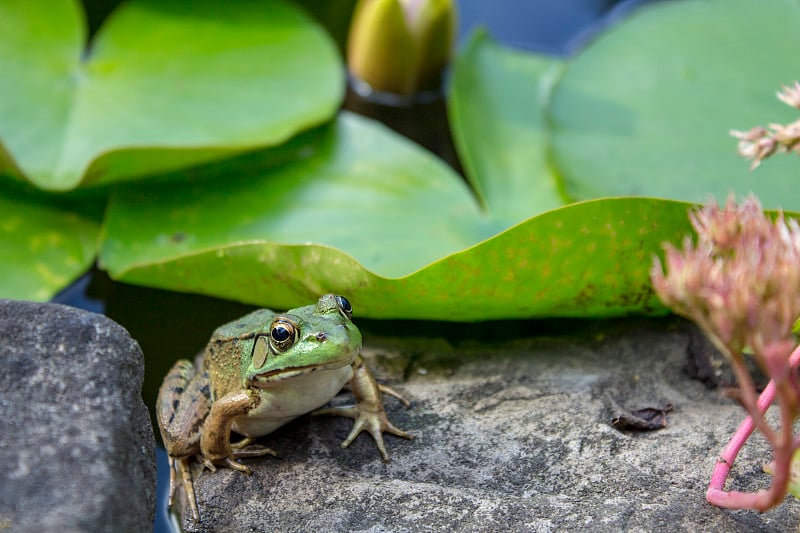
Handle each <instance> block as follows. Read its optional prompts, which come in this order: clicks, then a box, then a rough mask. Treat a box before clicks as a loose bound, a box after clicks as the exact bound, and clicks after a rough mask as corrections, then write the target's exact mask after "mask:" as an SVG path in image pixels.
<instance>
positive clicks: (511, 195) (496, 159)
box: [448, 31, 565, 227]
mask: <svg viewBox="0 0 800 533" xmlns="http://www.w3.org/2000/svg"><path fill="white" fill-rule="evenodd" d="M563 68H564V61H563V60H561V59H557V58H554V57H547V56H542V55H538V54H532V53H526V52H520V51H517V50H512V49H509V48H506V47H503V46H500V45H498V44H497V43H495V42H494V41H493V40H492V39H491V38H490V37H489V36H488V34H487V33H486V32H484V31H479V32H476V33H475V34H473V36H472V38H471V39H470V41H469V43H468V44H467V46H466V47H465V49H464V50H463V51H462V52H461V53H460V54H459V56H458V57H457V58H456V61H455V65H454V68H453V78H452V84H451V90H450V97H449V99H448V106H449V107H448V115H449V117H450V124H451V129H452V131H453V138H454V140H455V143H456V146H457V147H458V153H459V155H460V159H461V162H462V164H463V165H464V170H465V172H466V174H467V177H468V179H469V181H470V184H471V185H472V187H473V189H474V190H475V194H476V195H477V196H478V198H479V200H480V201H481V204H482V205H483V206H485V208H486V209H487V211H488V212H489V213H491V214H492V215H493V216H494V217H495V218H497V219H498V222H499V223H500V225H501V227H508V226H509V225H511V224H515V223H517V222H519V221H521V220H525V219H526V218H528V217H530V216H531V215H533V214H536V213H541V212H543V211H547V210H548V209H553V208H555V207H560V206H561V205H563V204H564V203H565V202H564V200H563V199H562V198H561V196H560V194H559V193H558V183H557V181H556V179H555V177H554V176H553V174H552V172H551V170H550V168H549V166H548V165H547V160H546V156H547V142H546V124H545V121H544V112H545V108H546V105H547V103H548V102H549V98H550V93H551V90H552V87H553V84H554V82H555V81H556V79H557V77H558V76H559V74H560V73H561V71H562V69H563Z"/></svg>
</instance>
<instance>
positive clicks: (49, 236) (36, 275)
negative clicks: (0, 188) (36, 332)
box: [0, 191, 99, 301]
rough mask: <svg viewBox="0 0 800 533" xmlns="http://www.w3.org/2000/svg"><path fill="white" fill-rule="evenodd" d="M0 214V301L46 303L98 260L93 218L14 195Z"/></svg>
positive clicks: (0, 200)
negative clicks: (95, 258) (1, 214)
mask: <svg viewBox="0 0 800 533" xmlns="http://www.w3.org/2000/svg"><path fill="white" fill-rule="evenodd" d="M0 212H2V213H3V216H2V218H1V219H0V280H2V282H0V298H13V299H17V300H35V301H47V300H49V299H50V298H52V297H53V296H54V295H55V294H56V293H57V292H58V291H59V290H60V289H62V288H63V287H65V286H67V285H68V284H69V283H71V282H72V281H73V280H75V278H77V277H78V276H80V275H81V274H82V273H83V272H84V271H86V270H87V269H88V268H89V266H91V264H92V262H94V257H95V246H96V240H97V234H98V231H99V224H97V223H96V222H94V221H93V220H92V219H90V218H88V217H85V216H81V215H79V214H77V213H75V212H73V211H71V210H69V209H65V208H62V207H59V206H57V205H54V203H53V202H48V201H42V200H41V199H38V198H33V197H31V196H28V195H23V194H17V193H15V192H11V191H4V193H3V194H2V195H0Z"/></svg>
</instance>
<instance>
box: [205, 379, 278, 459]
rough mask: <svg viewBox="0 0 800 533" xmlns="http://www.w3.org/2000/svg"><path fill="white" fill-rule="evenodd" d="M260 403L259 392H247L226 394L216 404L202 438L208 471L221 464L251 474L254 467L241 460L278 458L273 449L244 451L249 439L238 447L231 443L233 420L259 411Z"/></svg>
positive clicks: (206, 422)
mask: <svg viewBox="0 0 800 533" xmlns="http://www.w3.org/2000/svg"><path fill="white" fill-rule="evenodd" d="M259 401H260V400H259V396H258V392H256V391H253V390H249V389H243V390H239V391H236V392H231V393H229V394H226V395H225V396H223V397H222V398H220V399H218V400H216V401H215V402H214V403H213V404H212V406H211V412H210V413H209V414H208V417H207V418H206V420H205V422H204V423H203V431H202V436H201V439H200V450H201V453H202V458H201V460H202V462H203V464H204V465H205V466H206V467H207V468H208V469H210V470H215V469H216V468H215V465H220V466H227V467H228V468H232V469H234V470H238V471H240V472H244V473H245V474H250V473H251V472H250V468H248V467H247V466H245V465H243V464H242V463H240V462H239V461H237V459H239V458H242V457H258V456H261V455H267V454H269V455H276V454H275V452H274V451H272V450H270V449H269V448H264V447H260V448H258V449H246V448H244V447H245V446H247V445H248V444H250V442H252V439H251V438H249V437H248V438H245V439H244V440H243V441H242V442H239V443H237V444H231V426H233V421H234V420H235V419H236V418H237V417H239V416H242V415H245V414H247V413H248V412H250V411H251V410H252V409H255V408H256V407H257V406H258V404H259Z"/></svg>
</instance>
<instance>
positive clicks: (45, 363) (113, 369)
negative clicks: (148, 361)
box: [0, 300, 155, 532]
mask: <svg viewBox="0 0 800 533" xmlns="http://www.w3.org/2000/svg"><path fill="white" fill-rule="evenodd" d="M143 372H144V362H143V358H142V352H141V350H140V349H139V346H138V345H137V344H136V342H135V341H134V340H133V339H131V337H130V336H129V335H128V333H127V332H126V331H125V330H124V329H123V328H122V327H121V326H119V325H118V324H116V323H114V322H113V321H111V320H109V319H107V318H105V317H103V316H101V315H96V314H94V313H88V312H85V311H80V310H78V309H73V308H71V307H66V306H62V305H57V304H37V303H31V302H17V301H10V300H0V464H2V465H3V468H2V469H1V470H0V531H5V530H8V531H14V532H18V531H31V532H34V531H35V532H41V531H59V532H73V531H74V532H78V531H81V532H83V531H87V532H88V531H91V532H96V531H136V532H141V531H147V530H150V529H151V528H152V521H153V513H154V512H155V440H154V437H153V430H152V425H151V423H150V417H149V415H148V411H147V409H146V407H145V405H144V403H143V402H142V398H141V387H142V379H143Z"/></svg>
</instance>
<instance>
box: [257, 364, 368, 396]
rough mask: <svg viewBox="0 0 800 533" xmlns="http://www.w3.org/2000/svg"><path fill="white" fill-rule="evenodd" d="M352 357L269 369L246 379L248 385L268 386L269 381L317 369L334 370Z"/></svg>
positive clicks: (281, 379) (308, 372) (262, 387)
mask: <svg viewBox="0 0 800 533" xmlns="http://www.w3.org/2000/svg"><path fill="white" fill-rule="evenodd" d="M352 360H353V358H352V357H347V358H343V359H341V360H337V361H331V362H329V363H325V364H322V365H305V366H290V367H287V368H281V369H278V370H270V371H269V372H264V373H261V374H256V375H255V376H253V377H252V378H250V379H249V380H248V385H249V386H252V387H255V388H257V389H265V388H268V387H269V385H270V383H274V382H276V381H283V380H285V379H290V378H295V377H297V376H302V375H303V374H310V373H312V372H317V371H319V370H336V369H337V368H342V367H344V366H347V365H349V364H350V363H351V362H352Z"/></svg>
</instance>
